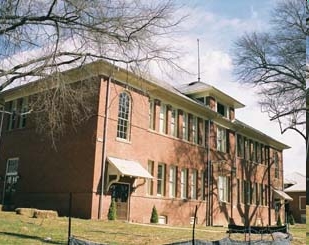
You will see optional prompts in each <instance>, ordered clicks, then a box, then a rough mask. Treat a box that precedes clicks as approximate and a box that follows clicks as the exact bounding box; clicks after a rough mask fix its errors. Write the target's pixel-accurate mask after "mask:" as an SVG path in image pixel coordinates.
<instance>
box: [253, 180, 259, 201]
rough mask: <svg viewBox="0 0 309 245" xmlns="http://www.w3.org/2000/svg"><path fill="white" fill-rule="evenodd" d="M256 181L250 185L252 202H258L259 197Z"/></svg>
mask: <svg viewBox="0 0 309 245" xmlns="http://www.w3.org/2000/svg"><path fill="white" fill-rule="evenodd" d="M258 188H259V186H258V183H253V185H252V204H258V203H259V198H258V190H259V189H258Z"/></svg>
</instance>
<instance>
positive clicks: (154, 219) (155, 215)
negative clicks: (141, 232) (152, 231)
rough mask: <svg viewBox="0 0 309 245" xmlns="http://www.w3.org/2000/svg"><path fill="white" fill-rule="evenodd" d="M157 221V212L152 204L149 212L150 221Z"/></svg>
mask: <svg viewBox="0 0 309 245" xmlns="http://www.w3.org/2000/svg"><path fill="white" fill-rule="evenodd" d="M158 221H159V217H158V212H157V209H156V206H153V208H152V212H151V218H150V223H155V224H157V223H158Z"/></svg>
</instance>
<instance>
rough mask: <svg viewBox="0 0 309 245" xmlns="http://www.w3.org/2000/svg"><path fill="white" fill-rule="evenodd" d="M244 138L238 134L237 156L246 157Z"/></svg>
mask: <svg viewBox="0 0 309 245" xmlns="http://www.w3.org/2000/svg"><path fill="white" fill-rule="evenodd" d="M244 153H245V152H244V138H243V137H242V136H241V135H239V134H237V156H238V157H242V158H243V157H244Z"/></svg>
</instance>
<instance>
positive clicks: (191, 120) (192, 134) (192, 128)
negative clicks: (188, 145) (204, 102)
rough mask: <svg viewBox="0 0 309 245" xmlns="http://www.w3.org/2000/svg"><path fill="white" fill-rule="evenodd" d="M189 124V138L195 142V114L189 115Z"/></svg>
mask: <svg viewBox="0 0 309 245" xmlns="http://www.w3.org/2000/svg"><path fill="white" fill-rule="evenodd" d="M189 126H190V134H189V136H190V138H189V140H190V141H191V142H193V143H197V118H196V116H193V115H189Z"/></svg>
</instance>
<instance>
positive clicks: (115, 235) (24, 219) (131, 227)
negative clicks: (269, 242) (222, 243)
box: [0, 212, 306, 245]
mask: <svg viewBox="0 0 309 245" xmlns="http://www.w3.org/2000/svg"><path fill="white" fill-rule="evenodd" d="M305 229H306V226H305V225H295V226H293V227H292V228H291V233H292V234H293V237H294V240H293V242H292V244H297V245H299V244H306V236H305ZM67 233H68V218H65V217H58V218H55V219H41V218H37V219H35V218H30V217H28V216H24V215H16V214H15V213H13V212H0V244H12V245H13V244H14V245H21V244H33V245H37V244H45V243H48V244H66V243H67V235H68V234H67ZM72 235H74V236H76V237H77V238H83V239H86V240H91V241H95V242H98V243H107V244H111V245H117V244H128V245H130V244H132V245H133V244H149V245H151V244H153V245H154V244H155V245H159V244H166V243H171V242H177V241H187V240H190V239H191V238H192V227H190V226H187V227H169V226H161V225H141V224H130V223H126V222H119V221H110V222H108V221H98V220H82V219H72ZM226 236H227V234H226V228H223V227H204V226H197V230H196V232H195V237H196V239H200V240H208V241H211V240H219V239H221V238H224V237H226ZM232 238H233V239H240V240H243V239H244V235H235V234H233V235H232ZM264 238H265V239H266V238H267V237H266V235H264Z"/></svg>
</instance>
